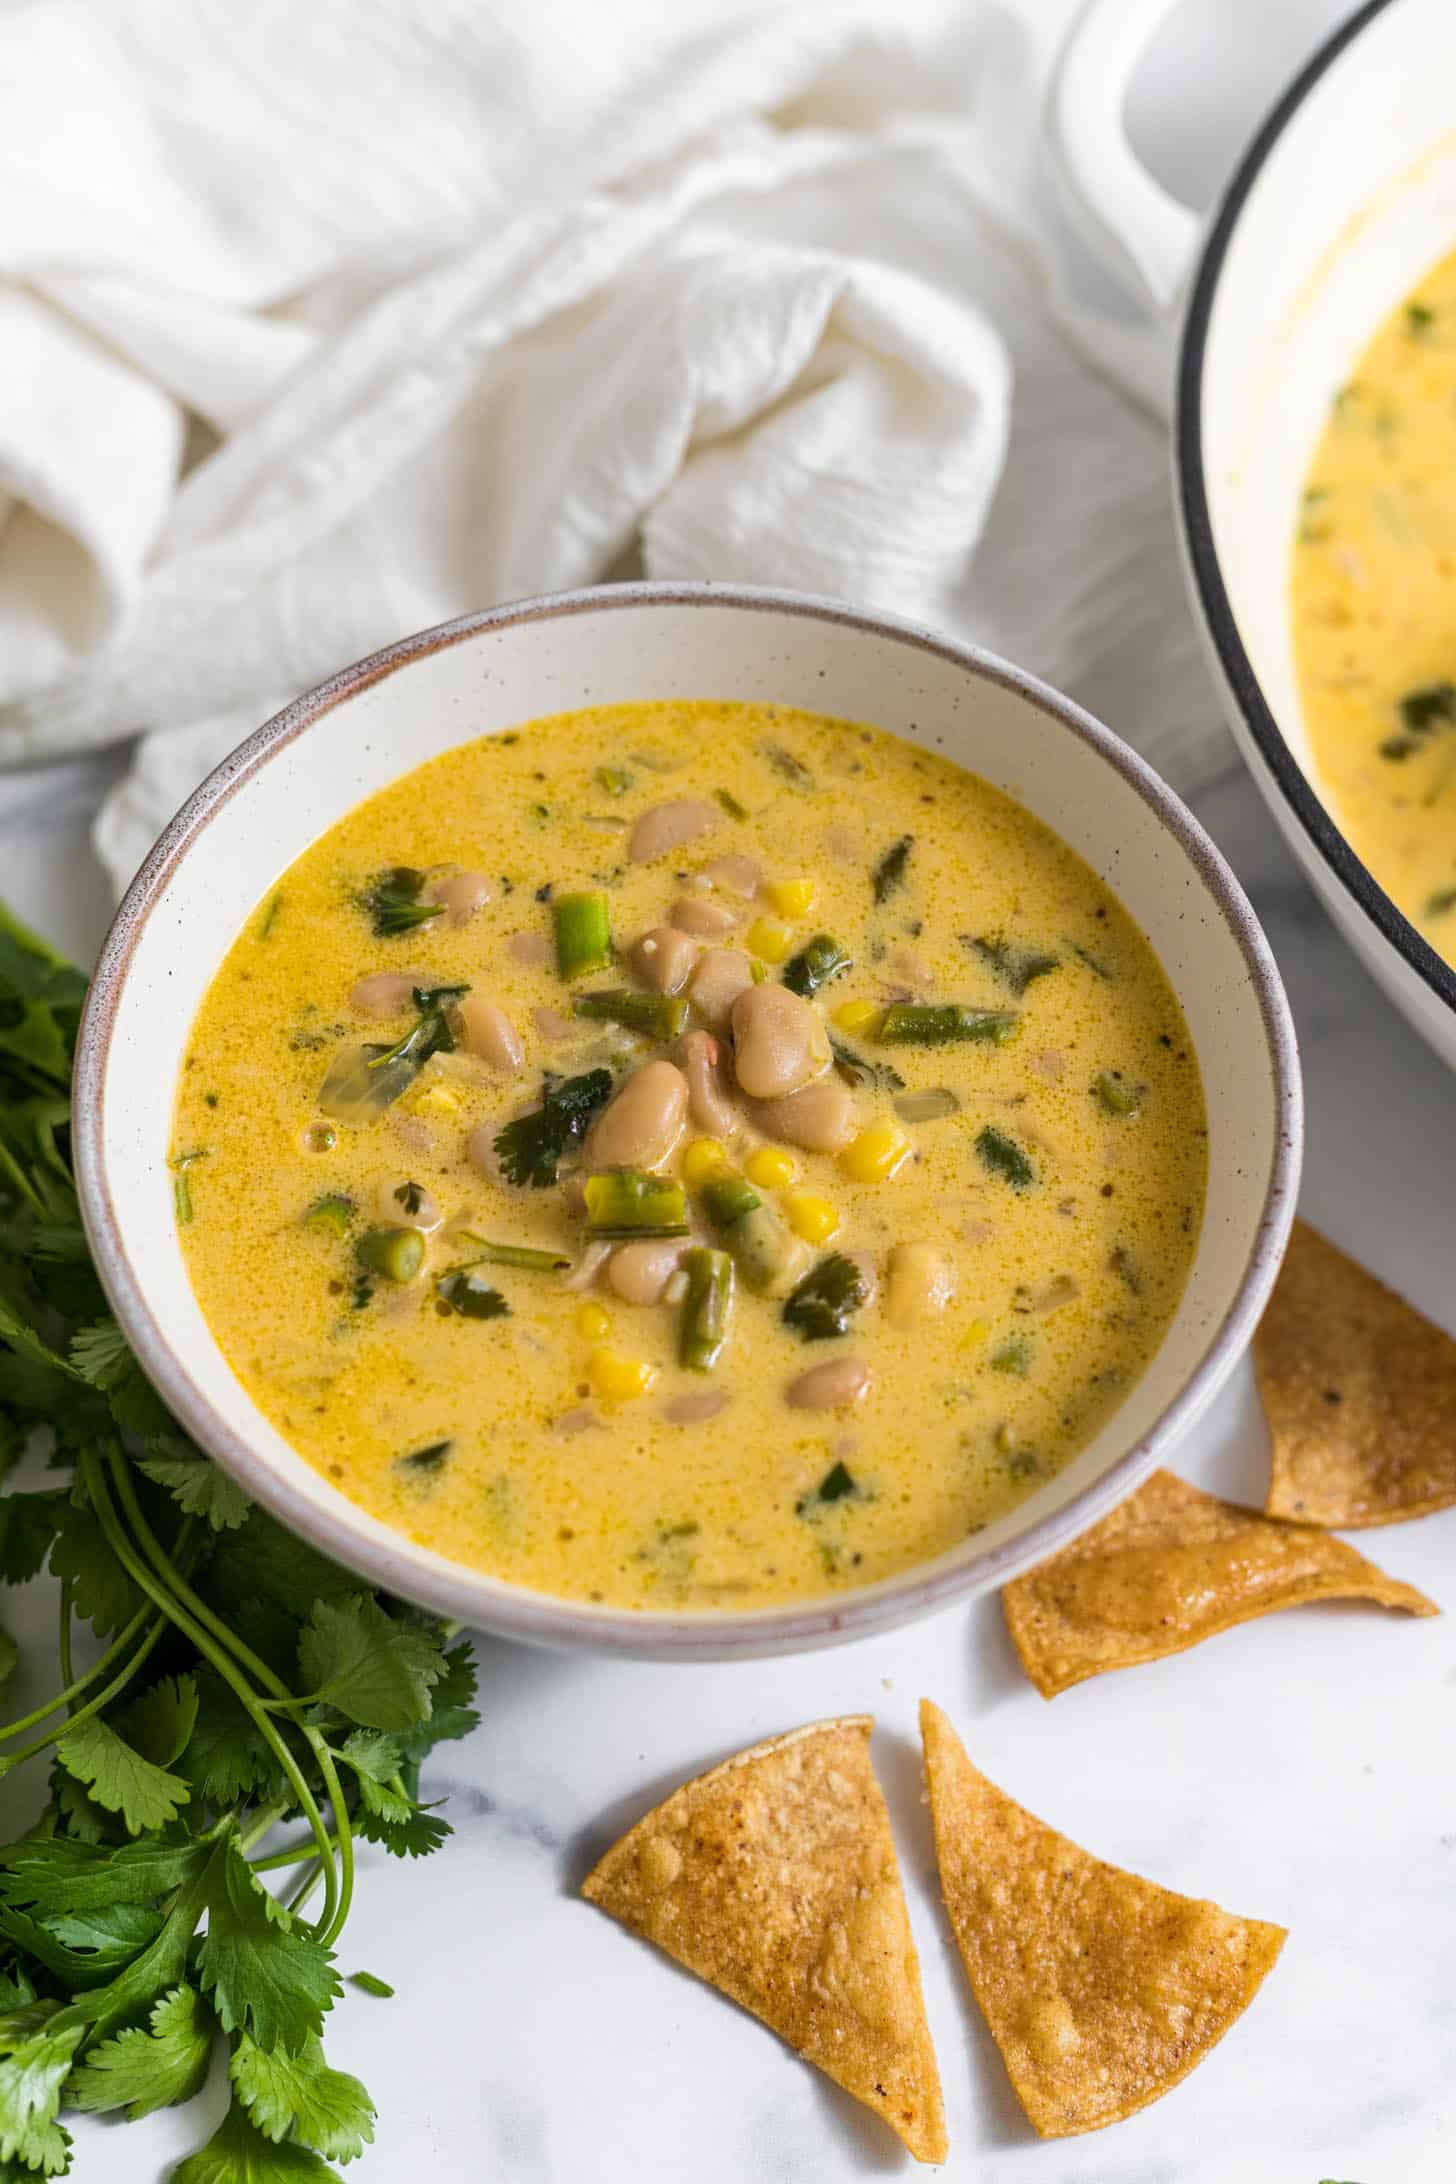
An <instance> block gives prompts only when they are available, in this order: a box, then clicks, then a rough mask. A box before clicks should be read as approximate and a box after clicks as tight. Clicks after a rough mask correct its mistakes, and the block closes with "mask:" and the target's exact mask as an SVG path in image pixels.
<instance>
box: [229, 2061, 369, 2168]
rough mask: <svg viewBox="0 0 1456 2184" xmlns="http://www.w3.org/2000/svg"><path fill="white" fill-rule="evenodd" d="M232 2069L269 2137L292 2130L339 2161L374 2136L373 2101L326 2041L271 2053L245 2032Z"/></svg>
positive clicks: (355, 2153) (279, 2136)
mask: <svg viewBox="0 0 1456 2184" xmlns="http://www.w3.org/2000/svg"><path fill="white" fill-rule="evenodd" d="M228 2075H229V2076H230V2077H231V2079H232V2081H233V2084H234V2086H235V2087H236V2088H237V2097H238V2099H239V2100H240V2101H241V2102H242V2103H243V2105H244V2107H245V2108H246V2109H247V2111H248V2115H249V2118H250V2119H251V2121H252V2122H253V2123H254V2124H255V2125H256V2127H257V2129H258V2130H259V2131H261V2132H262V2134H263V2136H264V2137H265V2138H269V2139H273V2140H274V2141H277V2140H279V2139H283V2138H288V2137H290V2136H292V2137H293V2138H295V2139H299V2140H301V2141H302V2143H303V2144H304V2145H305V2146H312V2147H313V2148H314V2150H315V2151H316V2152H317V2153H320V2154H326V2155H327V2156H328V2157H329V2158H330V2159H331V2160H334V2161H353V2160H354V2159H355V2158H356V2156H358V2155H359V2154H362V2153H363V2151H364V2149H365V2147H366V2146H367V2145H368V2144H369V2143H370V2142H371V2141H372V2139H373V2137H374V2103H373V2101H371V2100H370V2098H369V2095H368V2094H367V2093H366V2092H365V2090H364V2088H363V2086H362V2085H361V2084H360V2083H359V2080H358V2079H357V2078H351V2077H350V2076H349V2074H348V2072H347V2071H343V2070H333V2069H331V2068H330V2066H329V2064H328V2063H327V2062H326V2061H325V2059H324V2051H323V2043H322V2042H321V2041H320V2040H317V2039H311V2040H306V2041H305V2042H304V2044H303V2046H302V2048H301V2049H300V2050H299V2052H298V2053H297V2054H296V2055H289V2054H287V2053H285V2052H284V2051H282V2050H281V2049H278V2050H275V2051H274V2052H273V2053H272V2054H271V2055H270V2054H265V2053H264V2052H263V2050H262V2049H261V2048H260V2047H258V2046H257V2045H256V2043H255V2042H254V2041H252V2040H250V2039H249V2038H248V2036H247V2034H246V2033H244V2035H243V2037H242V2038H241V2040H239V2042H238V2045H237V2049H236V2052H235V2053H234V2055H233V2059H232V2064H231V2067H230V2069H229V2072H228Z"/></svg>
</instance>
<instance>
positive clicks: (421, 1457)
mask: <svg viewBox="0 0 1456 2184" xmlns="http://www.w3.org/2000/svg"><path fill="white" fill-rule="evenodd" d="M454 1446H455V1443H454V1442H453V1441H430V1442H428V1443H427V1444H426V1446H425V1447H424V1448H414V1449H411V1450H410V1451H409V1454H408V1455H406V1456H397V1457H396V1458H395V1462H396V1464H397V1465H398V1466H399V1469H400V1470H401V1471H414V1472H418V1473H420V1474H422V1475H424V1476H425V1477H433V1476H434V1474H435V1473H436V1472H437V1471H443V1470H444V1468H445V1465H446V1463H447V1462H448V1461H449V1458H450V1453H451V1451H452V1450H453V1448H454ZM355 1976H356V1977H357V1978H360V1979H363V1978H364V1977H365V1976H366V1975H365V1974H363V1973H358V1974H356V1975H355ZM381 1984H382V1982H381ZM389 1991H390V1990H388V1989H386V1992H389Z"/></svg>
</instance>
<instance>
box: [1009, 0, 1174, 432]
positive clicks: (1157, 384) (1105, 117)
mask: <svg viewBox="0 0 1456 2184" xmlns="http://www.w3.org/2000/svg"><path fill="white" fill-rule="evenodd" d="M1172 5H1173V0H1086V4H1085V5H1084V6H1083V7H1082V9H1081V11H1080V12H1079V14H1078V15H1077V17H1076V19H1075V21H1074V22H1073V24H1072V27H1071V29H1070V30H1069V31H1068V33H1067V37H1066V40H1065V42H1064V44H1063V46H1062V49H1061V52H1060V53H1059V55H1058V56H1057V60H1056V63H1055V65H1054V67H1053V69H1052V74H1051V80H1050V84H1049V87H1048V92H1047V104H1046V130H1047V137H1048V141H1049V144H1050V147H1051V152H1052V157H1053V162H1054V165H1055V167H1056V170H1057V174H1058V178H1059V180H1060V182H1061V185H1062V192H1063V196H1064V198H1065V201H1066V204H1067V208H1068V211H1069V213H1070V215H1071V217H1072V218H1073V220H1074V222H1075V224H1076V227H1077V230H1078V233H1079V235H1080V236H1081V238H1082V240H1083V241H1084V242H1085V244H1086V245H1087V247H1088V249H1089V250H1091V252H1092V253H1093V255H1094V256H1095V257H1096V259H1097V260H1098V262H1099V264H1100V265H1102V267H1103V268H1104V269H1105V270H1106V271H1107V272H1109V273H1110V274H1111V275H1112V276H1113V277H1114V278H1115V279H1116V280H1118V281H1119V282H1120V284H1121V285H1122V286H1123V287H1126V286H1127V285H1128V283H1129V280H1130V281H1131V284H1132V286H1133V288H1134V291H1135V292H1136V293H1137V294H1138V295H1140V296H1141V297H1142V298H1143V299H1144V301H1145V302H1147V303H1149V304H1150V305H1151V306H1152V312H1153V317H1154V323H1153V325H1151V326H1150V327H1148V328H1146V329H1144V330H1141V331H1134V330H1132V329H1129V328H1128V327H1127V326H1125V325H1117V324H1114V323H1113V322H1111V321H1109V320H1106V319H1103V320H1098V321H1094V322H1092V323H1091V324H1090V325H1089V324H1088V323H1087V322H1086V320H1085V318H1084V322H1083V329H1082V332H1083V339H1084V343H1085V345H1086V346H1087V347H1088V348H1089V349H1090V350H1091V351H1092V353H1093V354H1094V357H1095V359H1096V361H1097V362H1099V363H1100V364H1102V365H1103V367H1104V368H1105V369H1106V370H1108V371H1109V372H1110V373H1111V375H1112V376H1113V377H1114V378H1116V379H1119V380H1120V381H1121V382H1122V384H1123V385H1124V387H1126V389H1127V391H1128V392H1129V393H1131V394H1133V395H1135V396H1136V397H1137V398H1138V399H1139V400H1140V401H1142V402H1144V403H1147V404H1149V405H1151V406H1152V407H1154V408H1157V409H1159V410H1163V411H1166V409H1167V407H1168V401H1169V397H1168V386H1169V380H1170V371H1169V365H1170V362H1171V325H1172V316H1173V311H1174V307H1175V305H1176V304H1177V302H1178V299H1179V296H1180V295H1181V293H1182V289H1183V284H1184V282H1185V280H1186V279H1187V277H1188V273H1189V269H1190V268H1191V266H1192V263H1193V259H1194V254H1195V252H1196V250H1197V247H1198V237H1199V232H1200V226H1201V223H1200V221H1199V219H1198V216H1197V215H1196V214H1195V213H1194V212H1192V211H1190V209H1189V207H1188V206H1187V205H1184V204H1181V203H1180V202H1179V200H1178V199H1177V198H1176V197H1173V196H1170V194H1169V193H1168V191H1167V190H1165V189H1164V188H1163V186H1162V184H1161V183H1160V182H1158V181H1156V180H1155V179H1154V178H1153V176H1152V175H1151V174H1149V172H1148V170H1147V168H1146V167H1145V166H1144V165H1143V163H1142V161H1141V160H1140V159H1139V158H1138V156H1137V154H1136V153H1135V152H1134V150H1133V148H1132V146H1131V144H1130V143H1129V141H1128V136H1127V130H1126V128H1125V126H1124V121H1123V111H1124V108H1125V105H1126V102H1127V93H1128V87H1129V85H1130V84H1131V82H1132V79H1133V76H1134V74H1135V73H1136V70H1137V66H1138V63H1139V62H1140V61H1141V59H1142V57H1143V54H1144V52H1145V51H1146V49H1147V46H1148V44H1149V42H1150V40H1151V39H1152V37H1153V34H1154V33H1155V31H1156V30H1157V29H1158V26H1159V25H1160V23H1161V22H1162V20H1163V18H1164V16H1165V15H1166V14H1167V13H1168V11H1169V9H1170V8H1171V7H1172Z"/></svg>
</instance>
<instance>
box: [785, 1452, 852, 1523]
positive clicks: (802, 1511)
mask: <svg viewBox="0 0 1456 2184" xmlns="http://www.w3.org/2000/svg"><path fill="white" fill-rule="evenodd" d="M858 1492H859V1485H858V1482H857V1481H856V1479H855V1476H854V1473H853V1472H852V1471H851V1470H850V1468H849V1466H848V1465H847V1464H846V1463H844V1462H843V1461H842V1460H841V1461H840V1462H838V1463H833V1464H831V1465H830V1467H829V1469H828V1470H827V1471H826V1472H825V1474H824V1476H823V1478H822V1479H821V1480H820V1481H819V1484H818V1485H817V1486H816V1487H815V1489H814V1491H813V1493H812V1494H801V1495H800V1497H799V1499H798V1500H797V1501H796V1502H795V1504H794V1514H795V1516H799V1517H805V1516H809V1515H810V1514H811V1513H812V1512H813V1511H814V1510H816V1509H822V1508H824V1507H825V1506H826V1505H831V1504H833V1503H834V1502H837V1501H848V1500H850V1499H852V1498H853V1497H854V1496H855V1495H857V1494H858Z"/></svg>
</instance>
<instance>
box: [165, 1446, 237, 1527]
mask: <svg viewBox="0 0 1456 2184" xmlns="http://www.w3.org/2000/svg"><path fill="white" fill-rule="evenodd" d="M137 1469H138V1470H139V1471H144V1472H145V1473H146V1475H147V1477H148V1478H149V1479H152V1480H154V1481H155V1482H156V1484H157V1485H158V1486H165V1487H166V1489H167V1492H168V1493H169V1494H170V1495H171V1496H172V1499H173V1500H174V1501H175V1502H176V1503H177V1504H178V1506H179V1508H181V1509H183V1510H185V1512H186V1514H187V1515H188V1516H189V1517H205V1518H206V1519H207V1522H208V1523H209V1524H210V1525H211V1526H212V1529H213V1530H214V1532H230V1531H233V1530H234V1529H235V1528H236V1527H237V1526H238V1525H240V1524H246V1522H247V1520H248V1512H249V1511H250V1509H251V1508H252V1506H253V1505H252V1503H251V1502H250V1501H249V1500H248V1497H247V1495H246V1494H245V1493H244V1492H243V1490H242V1488H241V1487H240V1486H239V1485H238V1483H237V1481H236V1479H230V1478H229V1477H228V1475H227V1473H226V1472H225V1471H224V1470H223V1469H222V1468H221V1466H220V1465H218V1464H215V1463H213V1461H212V1459H211V1458H210V1457H208V1456H204V1455H203V1453H202V1451H201V1449H190V1448H185V1447H178V1448H175V1449H170V1450H166V1451H161V1450H157V1451H154V1452H153V1453H152V1454H150V1455H146V1456H139V1457H138V1458H137Z"/></svg>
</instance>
